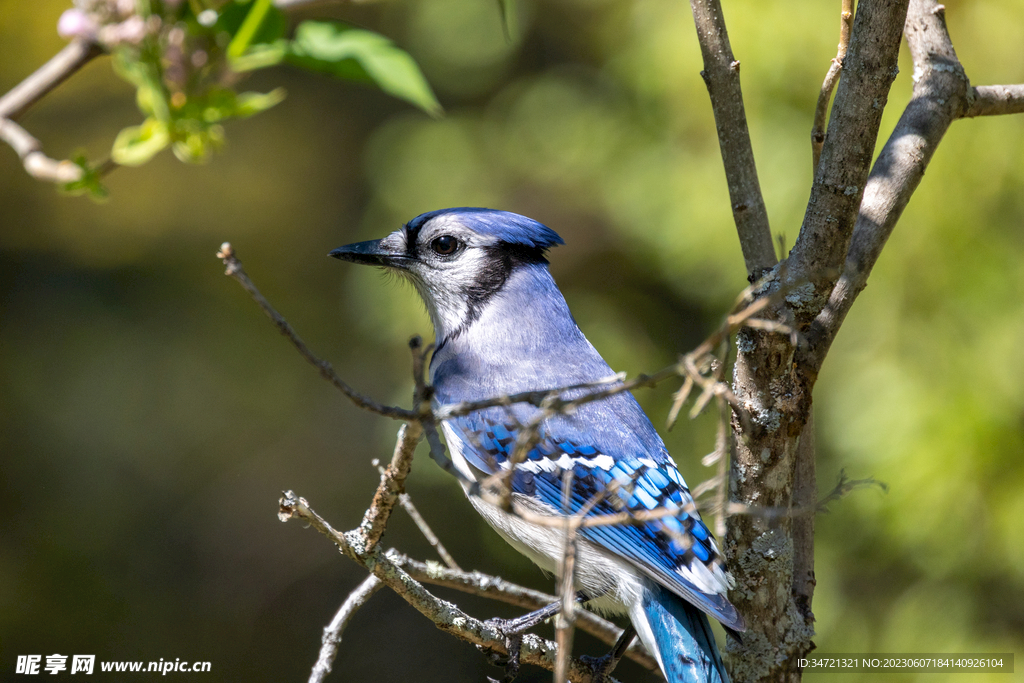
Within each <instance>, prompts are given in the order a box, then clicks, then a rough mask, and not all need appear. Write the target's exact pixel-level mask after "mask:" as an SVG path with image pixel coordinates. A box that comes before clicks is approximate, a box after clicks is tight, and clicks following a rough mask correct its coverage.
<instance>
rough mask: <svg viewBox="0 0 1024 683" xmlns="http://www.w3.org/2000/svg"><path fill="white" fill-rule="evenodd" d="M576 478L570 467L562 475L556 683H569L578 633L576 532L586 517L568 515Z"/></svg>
mask: <svg viewBox="0 0 1024 683" xmlns="http://www.w3.org/2000/svg"><path fill="white" fill-rule="evenodd" d="M573 478H574V477H573V469H572V468H571V467H570V468H568V469H566V470H565V471H564V472H563V473H562V515H563V519H562V527H563V529H564V533H565V537H564V545H563V548H562V554H561V556H560V557H559V561H558V601H559V603H561V609H560V610H559V611H558V614H556V615H555V642H556V643H558V658H557V659H556V660H555V683H566V681H567V680H568V679H569V658H570V657H571V656H572V640H573V634H574V633H575V630H576V581H575V579H576V532H577V531H579V523H580V522H581V521H582V520H583V515H585V514H586V513H585V512H582V511H581V513H580V514H578V515H572V514H569V513H570V509H571V508H570V505H571V502H572V483H573Z"/></svg>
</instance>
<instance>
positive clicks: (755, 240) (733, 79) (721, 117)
mask: <svg viewBox="0 0 1024 683" xmlns="http://www.w3.org/2000/svg"><path fill="white" fill-rule="evenodd" d="M690 9H691V10H692V11H693V20H694V23H695V24H696V26H697V40H698V41H699V42H700V51H701V54H702V55H703V57H704V70H703V71H701V76H702V77H703V78H704V83H705V84H706V85H707V87H708V94H709V95H710V96H711V108H712V110H714V113H715V127H716V128H717V129H718V142H719V145H720V146H721V149H722V163H723V165H724V166H725V176H726V179H727V181H728V183H729V199H730V201H731V202H732V216H733V220H734V221H735V223H736V230H737V232H738V233H739V238H740V247H741V248H742V250H743V260H744V262H745V264H746V268H747V277H748V278H750V280H752V281H753V280H756V279H757V278H759V277H761V275H762V274H763V273H764V272H765V271H766V270H768V269H769V268H771V267H772V266H774V265H775V263H776V259H775V248H774V246H773V245H772V232H771V228H770V227H769V225H768V211H767V209H766V208H765V205H764V198H763V197H762V196H761V185H760V183H758V180H757V167H756V165H755V164H754V152H753V149H752V148H751V146H750V132H749V131H748V130H747V114H746V111H745V110H744V107H743V93H742V92H741V90H740V63H739V62H738V61H736V60H735V59H734V58H733V54H732V47H731V46H730V45H729V34H728V32H727V31H726V28H725V17H724V16H723V14H722V6H721V3H720V2H719V0H690Z"/></svg>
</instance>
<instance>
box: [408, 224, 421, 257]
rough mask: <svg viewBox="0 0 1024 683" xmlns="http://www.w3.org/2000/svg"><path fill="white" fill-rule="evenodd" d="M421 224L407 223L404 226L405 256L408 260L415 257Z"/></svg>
mask: <svg viewBox="0 0 1024 683" xmlns="http://www.w3.org/2000/svg"><path fill="white" fill-rule="evenodd" d="M422 228H423V222H422V221H421V222H418V223H417V222H414V221H409V222H408V223H406V224H405V255H406V256H408V257H409V258H413V257H415V256H416V242H417V241H418V239H419V236H420V230H421V229H422Z"/></svg>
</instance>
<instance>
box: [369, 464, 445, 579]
mask: <svg viewBox="0 0 1024 683" xmlns="http://www.w3.org/2000/svg"><path fill="white" fill-rule="evenodd" d="M373 464H374V466H375V467H376V468H377V471H378V472H380V475H381V476H382V477H383V476H384V475H385V470H384V468H383V467H381V466H380V464H379V461H377V460H374V461H373ZM398 503H399V505H401V506H402V508H403V509H404V510H405V512H406V513H407V514H408V515H409V517H411V518H412V521H413V522H414V523H415V524H416V528H418V529H419V530H420V533H421V534H423V537H424V538H425V539H427V543H429V544H430V545H431V546H432V547H433V548H434V550H435V551H437V554H438V556H439V557H440V558H441V559H442V560H444V563H445V564H446V565H448V567H449V568H451V569H457V570H459V571H461V570H462V568H461V567H459V563H458V562H456V561H455V558H454V557H452V556H451V554H450V553H449V552H448V549H447V548H445V547H444V544H443V543H441V539H439V538H438V537H437V534H435V533H434V530H433V529H431V528H430V525H429V524H427V520H425V519H423V515H421V514H420V511H419V510H418V509H416V506H415V505H414V504H413V502H412V497H411V496H410V495H409V494H408V493H400V494H398Z"/></svg>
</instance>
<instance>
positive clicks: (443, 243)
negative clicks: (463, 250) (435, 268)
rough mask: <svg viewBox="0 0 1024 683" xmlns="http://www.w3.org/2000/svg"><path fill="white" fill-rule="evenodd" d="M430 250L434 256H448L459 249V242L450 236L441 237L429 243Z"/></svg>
mask: <svg viewBox="0 0 1024 683" xmlns="http://www.w3.org/2000/svg"><path fill="white" fill-rule="evenodd" d="M430 248H431V249H433V250H434V253H436V254H440V255H441V256H450V255H451V254H454V253H455V250H456V249H458V248H459V241H458V240H457V239H455V238H454V237H452V236H451V235H441V236H440V237H438V238H437V239H435V240H434V241H433V242H431V243H430Z"/></svg>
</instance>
